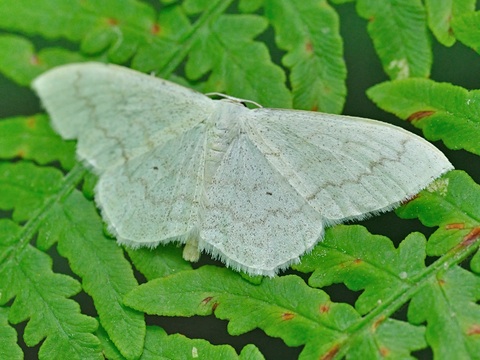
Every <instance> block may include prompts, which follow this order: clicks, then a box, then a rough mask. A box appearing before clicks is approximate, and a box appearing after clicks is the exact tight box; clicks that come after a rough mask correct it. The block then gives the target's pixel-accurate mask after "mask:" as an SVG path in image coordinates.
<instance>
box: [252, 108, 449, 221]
mask: <svg viewBox="0 0 480 360" xmlns="http://www.w3.org/2000/svg"><path fill="white" fill-rule="evenodd" d="M246 128H247V132H248V134H249V137H250V139H251V141H252V143H253V144H254V146H255V147H257V148H258V149H259V150H260V151H261V153H263V155H264V156H265V158H266V159H267V160H268V163H269V164H271V166H272V167H273V168H274V169H275V170H276V171H277V172H278V173H279V174H280V175H281V176H282V177H283V178H284V179H285V180H286V181H287V182H288V183H289V184H290V185H291V186H292V187H293V188H294V189H295V190H296V191H297V192H298V193H299V194H300V195H301V196H302V197H303V198H304V199H305V201H307V202H308V204H310V205H311V206H312V207H313V208H314V209H315V210H316V211H318V212H319V213H320V214H321V215H322V216H323V217H324V218H326V219H328V223H330V224H332V223H338V222H341V221H345V220H349V219H361V218H364V217H365V216H367V215H368V214H370V213H378V212H382V211H388V210H390V209H392V208H394V207H396V206H398V204H399V203H400V202H401V201H403V200H406V199H408V198H409V197H411V196H413V195H415V194H416V193H418V192H419V191H420V190H422V189H423V188H425V187H426V186H427V185H428V184H429V183H430V182H432V181H433V180H434V179H436V178H437V177H439V176H440V175H442V174H443V173H445V172H447V171H448V170H451V169H452V168H453V167H452V165H451V164H450V162H449V161H448V160H447V158H446V157H445V156H444V155H443V154H442V152H440V151H439V150H438V149H437V148H435V147H434V146H433V145H432V144H430V143H429V142H427V141H426V140H424V139H422V138H420V137H419V136H416V135H415V134H412V133H410V132H408V131H406V130H403V129H402V128H399V127H396V126H393V125H390V124H387V123H383V122H379V121H375V120H369V119H363V118H354V117H348V116H340V115H329V114H322V113H313V112H306V111H292V110H275V109H255V110H253V111H251V112H250V116H249V117H248V118H247V121H246Z"/></svg>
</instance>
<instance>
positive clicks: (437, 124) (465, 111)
mask: <svg viewBox="0 0 480 360" xmlns="http://www.w3.org/2000/svg"><path fill="white" fill-rule="evenodd" d="M368 95H369V96H370V97H371V98H372V100H373V101H375V103H376V104H377V105H378V106H379V107H381V108H382V109H385V110H387V111H390V112H392V113H394V114H395V115H397V116H398V117H400V118H403V119H407V120H409V121H410V122H412V124H413V125H415V126H416V127H419V128H420V129H422V130H423V132H424V134H425V137H426V138H427V139H430V140H443V142H444V143H445V145H447V146H448V147H449V148H450V149H453V150H458V149H465V150H467V151H470V152H472V153H474V154H477V155H480V132H479V131H478V128H479V126H480V118H479V117H478V114H479V112H480V91H479V90H472V91H467V90H465V89H463V88H461V87H459V86H454V85H451V84H448V83H436V82H435V81H433V80H428V79H403V80H394V81H391V82H386V83H382V84H379V85H376V86H374V87H372V88H370V89H369V91H368Z"/></svg>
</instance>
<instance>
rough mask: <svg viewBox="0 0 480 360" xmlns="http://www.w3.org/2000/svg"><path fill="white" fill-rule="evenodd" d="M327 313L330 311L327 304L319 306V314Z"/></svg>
mask: <svg viewBox="0 0 480 360" xmlns="http://www.w3.org/2000/svg"><path fill="white" fill-rule="evenodd" d="M329 311H330V305H327V304H322V305H320V313H321V314H325V313H328V312H329Z"/></svg>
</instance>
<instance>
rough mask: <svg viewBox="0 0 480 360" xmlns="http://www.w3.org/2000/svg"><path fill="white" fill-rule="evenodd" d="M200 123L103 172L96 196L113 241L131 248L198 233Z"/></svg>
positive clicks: (202, 140)
mask: <svg viewBox="0 0 480 360" xmlns="http://www.w3.org/2000/svg"><path fill="white" fill-rule="evenodd" d="M204 147H205V125H204V124H199V125H197V126H195V127H193V128H192V129H190V130H188V131H186V132H185V133H183V134H182V135H180V136H179V137H178V138H176V139H173V140H170V141H168V142H167V143H165V144H164V145H163V146H160V147H157V148H155V149H154V150H151V151H149V152H147V153H145V154H142V155H140V156H137V157H135V158H133V159H131V160H129V161H127V162H125V163H122V164H120V165H117V166H116V167H112V168H110V169H109V170H107V171H106V172H105V173H104V174H102V175H101V176H100V180H99V182H98V184H97V187H96V189H95V190H96V197H95V200H96V202H97V204H98V206H99V207H100V208H101V210H102V215H103V217H104V219H105V220H106V221H107V223H108V224H109V230H110V232H111V233H113V234H114V235H115V236H116V237H117V240H118V242H120V243H123V244H127V245H130V246H133V247H138V246H150V247H154V246H156V245H158V244H159V243H167V242H169V241H173V240H178V241H181V242H185V241H186V240H188V237H189V236H193V237H196V236H197V235H198V227H199V218H200V217H201V212H202V211H203V210H202V209H203V208H202V207H201V206H200V202H201V197H202V196H203V171H204V153H205V150H204Z"/></svg>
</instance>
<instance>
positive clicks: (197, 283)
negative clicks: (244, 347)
mask: <svg viewBox="0 0 480 360" xmlns="http://www.w3.org/2000/svg"><path fill="white" fill-rule="evenodd" d="M212 279H215V281H213V282H212ZM125 303H126V304H128V305H129V306H132V307H134V308H136V309H138V310H142V311H145V312H146V313H148V314H157V315H166V316H175V315H177V316H193V315H209V314H211V313H214V314H215V316H216V317H218V318H219V319H228V320H229V324H228V331H229V333H230V334H232V335H239V334H243V333H245V332H248V331H250V330H252V329H254V328H256V327H259V328H261V329H262V330H264V331H265V332H266V333H267V334H268V335H270V336H275V337H280V338H282V339H283V341H285V343H286V344H287V345H289V346H299V345H303V344H305V348H304V350H303V351H302V354H301V356H300V358H301V359H312V358H321V357H322V356H328V354H330V355H332V354H335V353H336V352H338V351H339V349H342V351H343V352H344V353H347V352H348V353H349V354H350V355H351V356H352V357H355V358H359V357H358V356H357V355H358V354H360V353H361V354H367V355H368V356H367V357H366V358H372V355H374V354H376V353H377V352H378V348H377V347H376V346H374V347H372V344H376V345H377V346H378V345H379V344H380V345H381V346H383V345H384V346H385V347H386V350H387V351H389V352H392V353H397V352H398V354H400V353H405V352H408V351H411V350H416V349H419V348H422V347H424V346H425V342H424V341H423V340H422V339H423V337H422V335H423V330H422V329H421V328H415V327H412V326H411V325H409V324H406V323H399V322H397V321H395V320H389V321H387V322H383V320H379V321H378V324H377V326H375V327H373V326H372V327H367V326H366V327H363V328H361V329H358V325H359V322H360V321H361V320H360V319H359V316H358V314H357V313H356V312H355V311H354V310H353V309H352V308H351V307H350V306H348V305H346V304H335V303H332V302H331V301H330V300H329V298H328V296H327V295H326V294H325V293H324V292H323V291H321V290H315V289H312V288H309V287H308V286H306V284H305V283H304V282H303V281H302V280H301V279H300V278H299V277H297V276H284V277H280V278H274V279H264V280H263V281H262V283H261V284H258V285H254V284H251V283H250V282H248V281H245V280H244V279H242V277H241V276H240V275H239V274H235V273H233V272H232V271H230V270H227V269H219V268H215V267H211V266H204V267H202V268H199V269H198V270H192V271H184V272H181V273H178V274H175V275H171V276H168V277H165V278H160V279H155V280H152V281H150V282H148V283H146V284H143V285H140V286H139V287H138V288H137V289H135V290H133V291H132V292H131V293H129V294H128V295H127V296H126V297H125ZM354 329H355V330H354ZM392 329H397V330H399V331H400V330H401V331H400V334H403V335H404V336H403V337H402V336H401V337H400V338H397V339H396V340H395V338H394V337H393V334H392ZM407 334H408V335H407ZM351 344H357V345H358V346H357V347H356V348H355V349H351V350H350V347H349V345H351ZM356 356H357V357H356Z"/></svg>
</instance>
